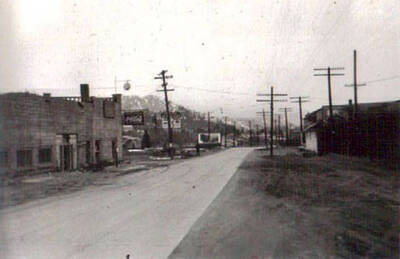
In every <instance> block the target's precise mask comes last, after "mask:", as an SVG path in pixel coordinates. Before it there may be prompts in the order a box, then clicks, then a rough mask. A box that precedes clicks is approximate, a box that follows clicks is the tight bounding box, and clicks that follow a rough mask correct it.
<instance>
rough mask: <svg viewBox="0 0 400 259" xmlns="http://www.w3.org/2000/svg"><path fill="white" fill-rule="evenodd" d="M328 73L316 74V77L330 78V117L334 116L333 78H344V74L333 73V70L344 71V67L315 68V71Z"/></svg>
mask: <svg viewBox="0 0 400 259" xmlns="http://www.w3.org/2000/svg"><path fill="white" fill-rule="evenodd" d="M321 70H322V71H327V74H314V76H327V77H328V95H329V117H331V118H332V116H333V107H332V91H331V77H332V76H344V73H331V71H332V70H344V67H328V68H314V71H321Z"/></svg>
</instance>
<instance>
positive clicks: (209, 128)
mask: <svg viewBox="0 0 400 259" xmlns="http://www.w3.org/2000/svg"><path fill="white" fill-rule="evenodd" d="M207 118H208V141H210V135H211V122H210V112H208V113H207Z"/></svg>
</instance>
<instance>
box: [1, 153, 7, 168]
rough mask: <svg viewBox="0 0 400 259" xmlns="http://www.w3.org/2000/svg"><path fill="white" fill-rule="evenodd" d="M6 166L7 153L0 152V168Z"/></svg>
mask: <svg viewBox="0 0 400 259" xmlns="http://www.w3.org/2000/svg"><path fill="white" fill-rule="evenodd" d="M7 165H8V153H7V151H1V152H0V167H7Z"/></svg>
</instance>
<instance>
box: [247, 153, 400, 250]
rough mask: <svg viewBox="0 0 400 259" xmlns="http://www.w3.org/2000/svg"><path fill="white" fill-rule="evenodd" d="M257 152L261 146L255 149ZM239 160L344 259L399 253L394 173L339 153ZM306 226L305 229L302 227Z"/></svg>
mask: <svg viewBox="0 0 400 259" xmlns="http://www.w3.org/2000/svg"><path fill="white" fill-rule="evenodd" d="M259 152H260V153H261V151H259ZM262 153H263V154H262V157H263V159H262V160H259V161H258V162H257V163H251V164H248V165H243V166H244V167H246V166H247V167H249V169H252V170H256V171H258V172H259V173H260V174H261V175H262V178H261V179H262V180H261V182H257V183H254V184H255V185H257V187H258V188H262V189H263V190H265V192H266V193H267V194H268V195H273V196H274V197H277V198H279V199H281V200H282V201H284V203H285V204H295V205H296V206H300V207H301V208H302V210H301V211H302V213H303V214H304V215H307V214H308V215H311V214H312V215H314V217H313V218H315V219H316V220H315V222H314V224H317V225H318V227H319V229H320V233H319V234H320V235H321V239H323V240H324V243H325V244H326V245H327V247H328V248H329V250H331V251H332V252H333V254H336V256H338V257H345V258H366V257H367V258H398V257H399V233H400V223H399V220H400V218H399V205H400V202H399V175H398V174H399V172H398V171H389V170H385V169H380V168H378V167H376V166H374V165H372V164H371V163H369V162H368V161H366V160H362V159H358V158H349V157H344V156H340V155H334V154H331V155H327V156H323V157H318V156H314V157H308V158H305V157H303V156H302V155H301V153H298V152H289V154H285V155H282V156H276V157H274V158H273V159H271V158H270V157H269V156H268V155H267V154H266V152H265V151H264V152H262ZM305 231H306V230H305Z"/></svg>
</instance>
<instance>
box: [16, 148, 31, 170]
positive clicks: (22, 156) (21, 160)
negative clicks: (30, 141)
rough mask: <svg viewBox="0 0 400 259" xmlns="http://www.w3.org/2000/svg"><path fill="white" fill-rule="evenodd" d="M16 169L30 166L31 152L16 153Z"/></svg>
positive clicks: (21, 151)
mask: <svg viewBox="0 0 400 259" xmlns="http://www.w3.org/2000/svg"><path fill="white" fill-rule="evenodd" d="M17 165H18V167H25V166H32V150H18V151H17Z"/></svg>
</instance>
